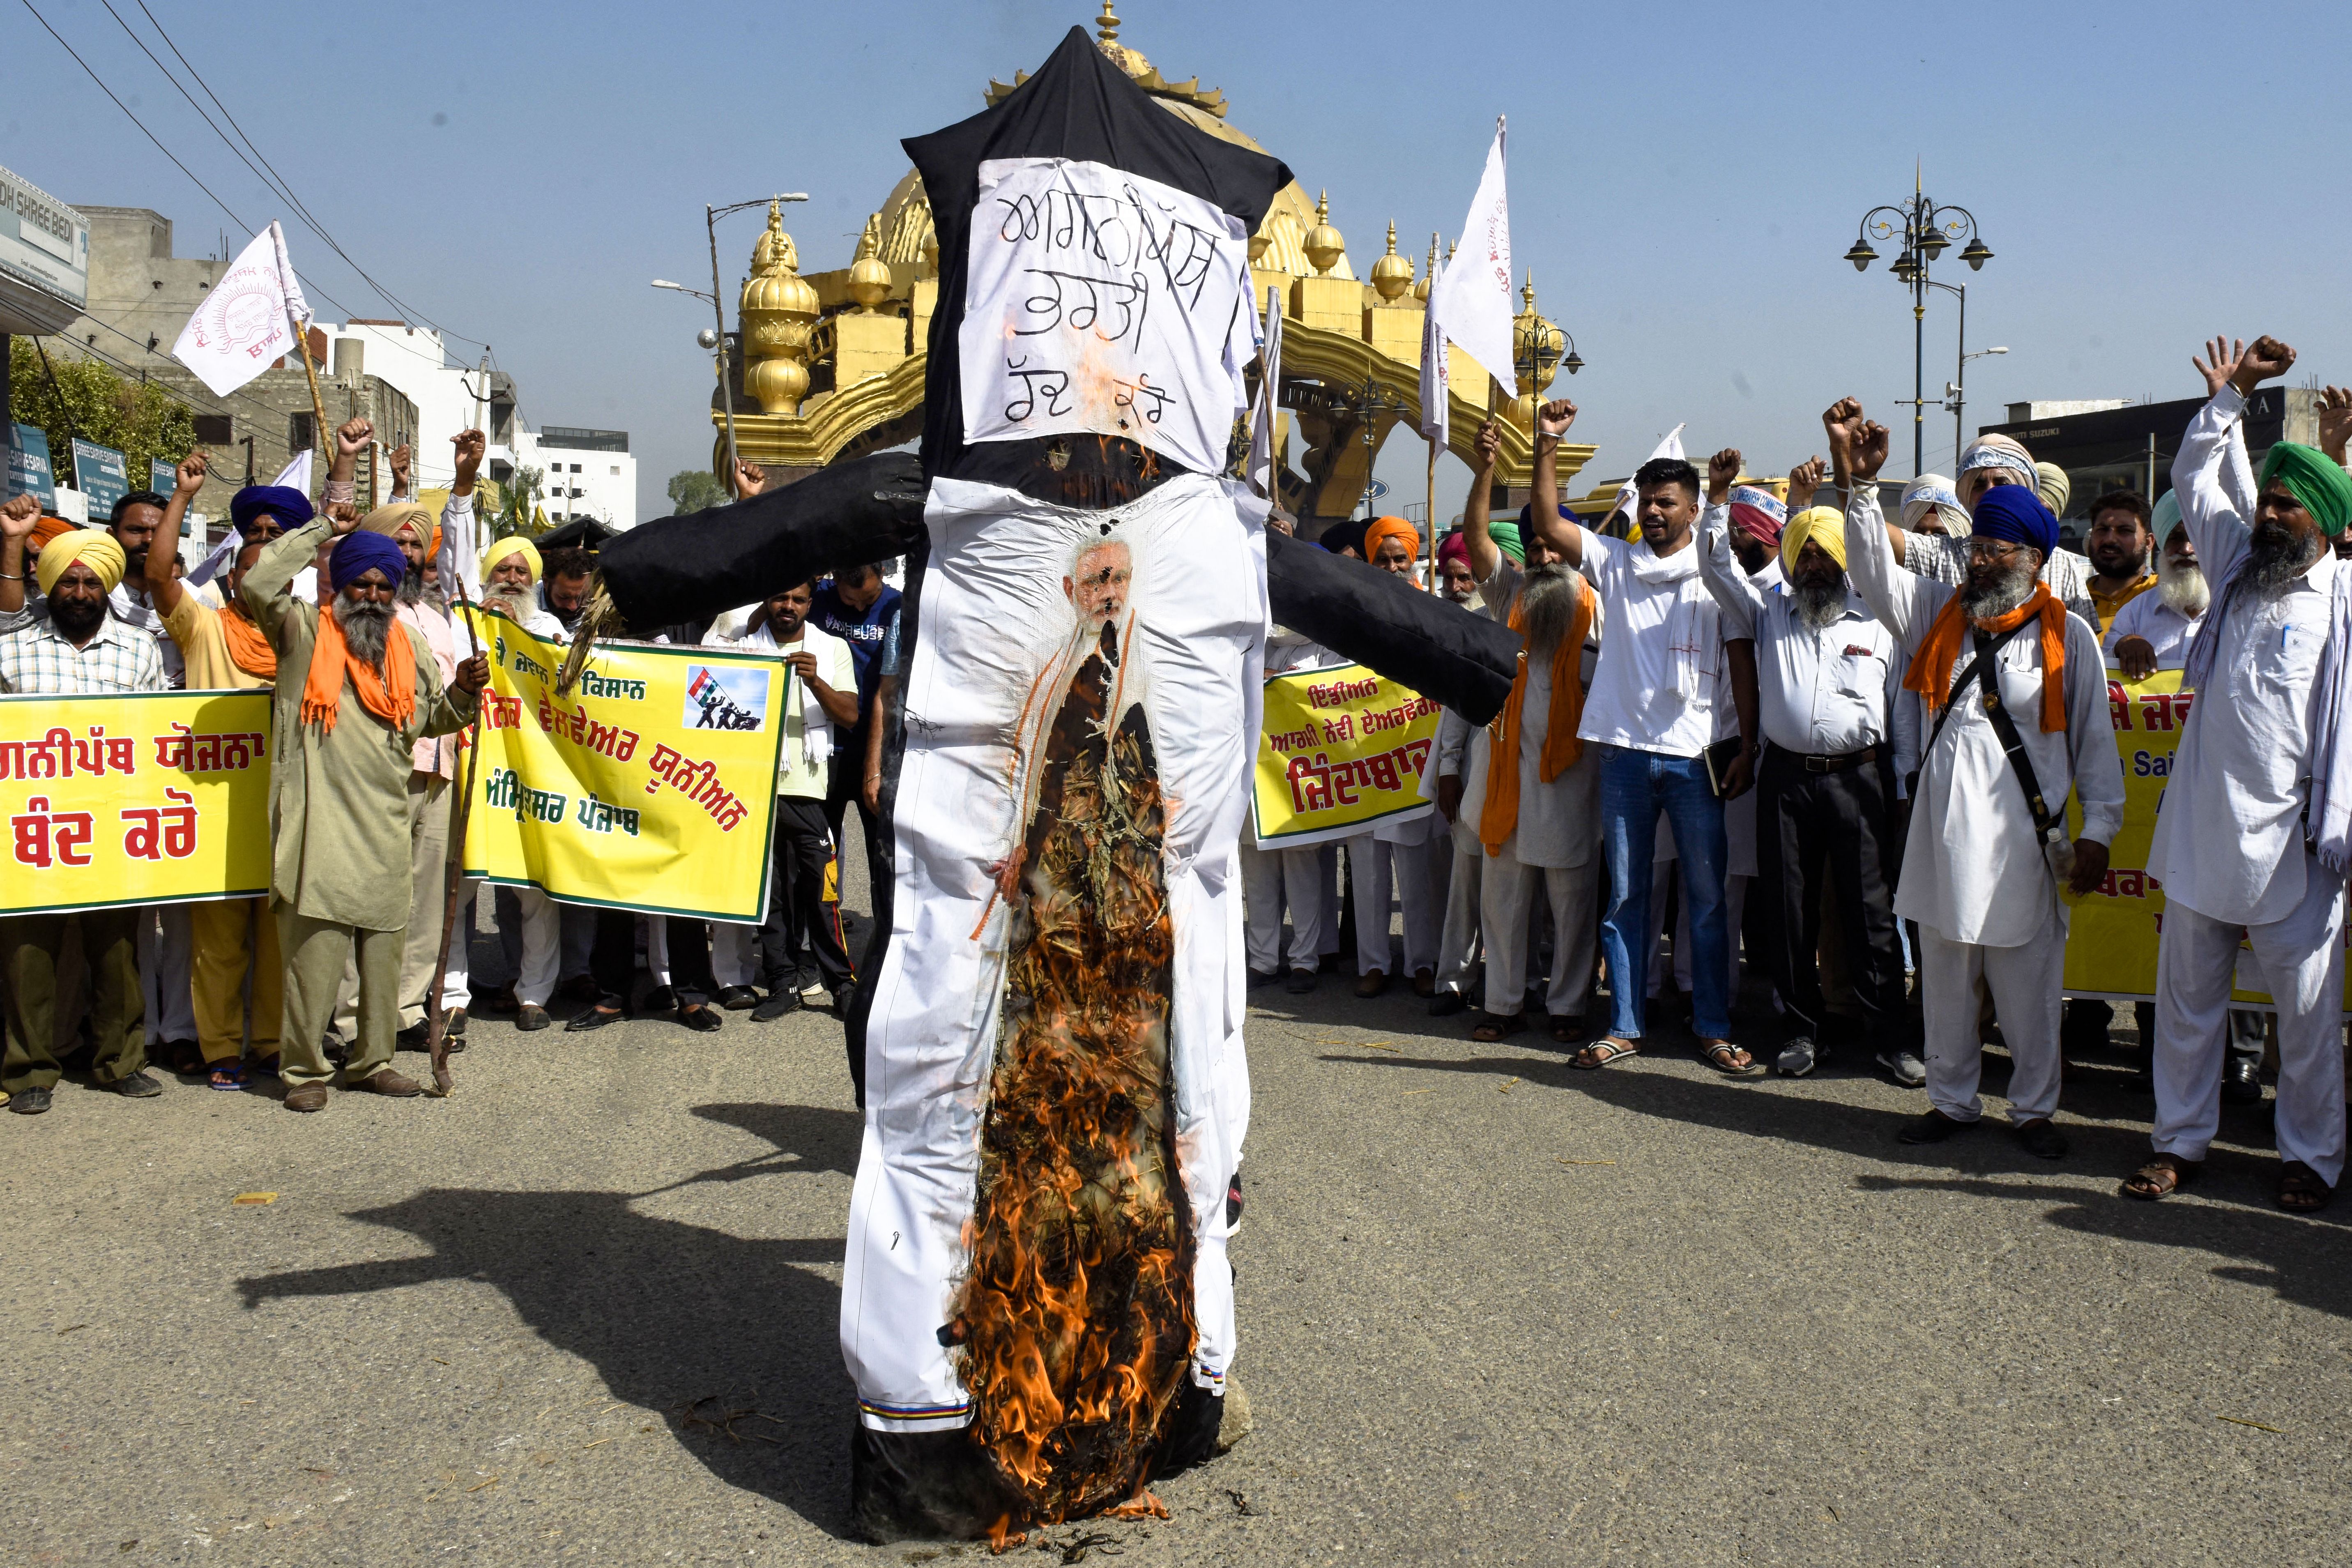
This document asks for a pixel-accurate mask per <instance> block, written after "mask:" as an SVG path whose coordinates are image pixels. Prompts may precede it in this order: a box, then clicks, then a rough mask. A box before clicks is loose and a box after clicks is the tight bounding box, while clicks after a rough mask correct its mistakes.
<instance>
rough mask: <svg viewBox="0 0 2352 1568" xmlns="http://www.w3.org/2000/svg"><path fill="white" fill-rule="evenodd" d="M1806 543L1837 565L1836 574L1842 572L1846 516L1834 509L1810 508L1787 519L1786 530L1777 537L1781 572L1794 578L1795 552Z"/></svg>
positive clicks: (1826, 507)
mask: <svg viewBox="0 0 2352 1568" xmlns="http://www.w3.org/2000/svg"><path fill="white" fill-rule="evenodd" d="M1809 539H1810V540H1811V541H1812V542H1814V543H1815V544H1818V545H1820V546H1821V547H1822V553H1824V554H1826V555H1827V556H1829V558H1830V559H1831V560H1832V561H1835V562H1836V563H1838V570H1840V571H1843V570H1844V569H1845V513H1843V512H1842V511H1840V510H1838V509H1837V508H1835V507H1833V506H1809V507H1807V508H1806V509H1805V510H1802V511H1801V512H1799V513H1798V514H1797V515H1796V516H1794V517H1792V518H1790V520H1789V527H1788V530H1787V531H1785V532H1783V533H1782V534H1781V535H1780V570H1781V571H1783V572H1785V573H1788V574H1791V575H1794V574H1795V573H1796V570H1797V552H1799V551H1801V550H1802V549H1804V547H1805V542H1806V541H1807V540H1809Z"/></svg>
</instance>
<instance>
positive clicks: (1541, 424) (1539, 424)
mask: <svg viewBox="0 0 2352 1568" xmlns="http://www.w3.org/2000/svg"><path fill="white" fill-rule="evenodd" d="M1575 423H1576V405H1575V404H1573V403H1570V401H1569V400H1568V399H1567V398H1565V397H1559V398H1554V399H1553V400H1552V401H1551V402H1549V403H1547V404H1545V405H1543V406H1542V407H1541V408H1538V409H1537V410H1536V434H1537V435H1538V436H1549V437H1551V438H1552V439H1553V440H1555V441H1557V440H1559V438H1560V437H1562V436H1565V435H1567V434H1568V427H1569V426H1571V425H1573V424H1575Z"/></svg>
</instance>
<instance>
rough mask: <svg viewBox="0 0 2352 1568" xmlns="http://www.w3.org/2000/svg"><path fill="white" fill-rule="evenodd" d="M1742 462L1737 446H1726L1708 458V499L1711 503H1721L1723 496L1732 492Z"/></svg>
mask: <svg viewBox="0 0 2352 1568" xmlns="http://www.w3.org/2000/svg"><path fill="white" fill-rule="evenodd" d="M1740 462H1741V458H1740V456H1739V448H1738V447H1725V448H1724V449H1723V450H1722V451H1720V452H1717V454H1716V455H1715V456H1714V457H1712V458H1708V459H1707V460H1706V499H1707V500H1708V502H1709V503H1710V504H1715V505H1720V504H1721V503H1722V500H1723V498H1724V497H1726V496H1727V495H1729V494H1730V493H1731V481H1732V480H1734V479H1738V477H1739V465H1740Z"/></svg>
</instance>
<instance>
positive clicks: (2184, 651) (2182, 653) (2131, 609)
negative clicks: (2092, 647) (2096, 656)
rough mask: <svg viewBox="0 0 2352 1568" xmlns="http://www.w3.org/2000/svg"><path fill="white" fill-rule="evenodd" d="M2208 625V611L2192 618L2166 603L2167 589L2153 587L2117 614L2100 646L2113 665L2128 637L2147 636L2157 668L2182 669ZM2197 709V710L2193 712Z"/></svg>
mask: <svg viewBox="0 0 2352 1568" xmlns="http://www.w3.org/2000/svg"><path fill="white" fill-rule="evenodd" d="M2204 624H2205V612H2204V611H2201V610H2200V612H2198V614H2197V615H2196V616H2194V617H2193V618H2192V617H2190V616H2184V615H2182V614H2181V613H2180V612H2179V610H2176V609H2174V608H2173V607H2172V606H2171V605H2168V604H2166V603H2165V602H2164V590H2163V589H2162V588H2160V587H2158V588H2152V589H2150V590H2149V591H2148V592H2147V593H2145V594H2142V595H2140V596H2139V597H2138V598H2137V599H2134V600H2133V601H2132V602H2131V603H2130V604H2128V605H2125V606H2124V607H2123V608H2122V609H2120V610H2117V611H2116V618H2115V622H2114V624H2113V625H2111V626H2108V627H2107V635H2106V637H2105V639H2104V640H2103V641H2102V642H2101V644H2100V646H2101V647H2104V648H2105V650H2106V654H2107V659H2108V662H2109V663H2113V662H2114V660H2115V655H2116V648H2118V647H2122V646H2123V641H2124V639H2125V638H2126V637H2143V638H2145V639H2147V645H2148V647H2152V648H2154V649H2156V668H2158V669H2179V668H2180V667H2181V666H2182V665H2184V664H2186V663H2188V662H2189V644H2190V643H2192V642H2194V641H2196V639H2197V628H2198V627H2200V626H2203V625H2204ZM2192 711H2193V709H2192Z"/></svg>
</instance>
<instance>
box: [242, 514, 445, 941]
mask: <svg viewBox="0 0 2352 1568" xmlns="http://www.w3.org/2000/svg"><path fill="white" fill-rule="evenodd" d="M328 537H329V535H328V529H327V524H326V522H325V521H323V520H322V521H316V522H311V523H309V524H307V525H305V526H304V527H301V528H298V529H296V530H295V531H293V532H291V533H288V534H284V535H281V536H280V537H279V538H278V539H276V540H274V541H272V542H271V543H270V544H269V546H268V548H267V549H265V550H264V551H263V552H261V558H260V559H259V560H257V561H256V562H255V563H253V570H252V571H251V572H249V573H247V574H246V577H245V582H244V584H242V588H241V592H242V593H243V595H244V597H245V603H246V607H247V609H248V610H250V611H251V612H252V614H253V618H254V620H255V622H256V623H257V624H258V625H259V626H260V627H261V629H262V632H263V634H264V635H265V636H267V637H268V638H269V645H270V647H274V648H276V649H277V650H278V688H277V695H276V697H275V699H274V700H273V701H272V702H271V705H270V706H271V720H272V722H273V724H274V726H275V728H276V731H277V740H276V744H275V754H274V755H273V756H272V758H271V760H270V766H271V768H272V769H273V774H272V788H271V800H270V811H269V826H270V835H271V837H272V840H273V842H274V844H275V861H274V864H273V865H272V867H271V869H270V878H269V893H270V898H271V900H272V902H273V904H290V905H292V906H293V907H294V909H295V910H296V911H297V912H299V913H300V914H304V915H307V916H309V917H310V919H312V920H319V921H331V922H333V923H334V924H337V925H348V926H357V927H360V928H362V929H363V930H366V931H398V930H400V929H401V928H402V927H403V926H405V925H406V924H407V923H408V908H409V902H410V900H411V898H412V896H413V892H414V889H413V887H412V881H411V874H410V869H409V819H408V814H409V799H408V775H409V773H411V772H412V771H414V767H415V762H414V752H413V749H414V747H415V744H416V742H418V741H419V740H423V739H425V738H428V737H430V736H434V735H447V734H453V733H455V732H456V731H459V730H462V729H464V728H465V727H466V726H467V725H468V724H470V723H472V722H473V720H474V711H475V700H474V699H473V697H471V696H470V695H468V694H467V693H466V692H463V691H459V690H456V689H444V688H443V687H442V684H441V671H440V668H439V667H438V666H436V664H435V663H434V662H433V653H432V650H431V649H429V648H427V647H425V642H424V639H423V638H421V637H418V636H417V635H416V633H415V631H414V630H412V629H411V628H410V627H408V626H405V625H404V624H401V623H398V622H395V623H394V626H395V628H396V630H397V632H398V635H400V636H402V637H406V638H408V639H409V644H410V646H411V647H412V648H413V649H414V650H415V655H416V712H415V717H414V718H413V719H411V720H410V721H409V723H408V725H407V727H406V728H404V729H402V730H397V731H395V730H394V728H393V727H392V725H390V724H388V723H386V722H385V721H383V720H382V719H379V718H377V717H376V716H375V715H374V714H373V713H371V712H369V711H368V710H367V707H366V705H365V704H363V703H362V702H361V701H360V697H359V693H358V692H357V691H356V690H354V689H352V684H351V680H350V678H349V677H346V678H345V679H344V681H343V693H342V697H341V700H340V701H338V702H337V704H336V710H335V727H334V729H333V730H332V731H321V730H320V729H319V728H318V727H316V726H312V727H310V728H309V729H305V728H304V727H303V725H302V722H301V714H302V683H303V682H304V681H305V680H307V679H309V678H310V652H311V649H312V648H313V647H315V646H316V645H317V638H318V633H319V607H318V606H317V605H310V604H305V603H303V602H302V601H300V600H299V599H296V598H294V597H293V596H292V595H282V594H280V593H279V590H280V589H282V588H284V587H285V586H286V584H289V583H290V582H292V581H293V580H294V577H295V574H297V573H299V572H300V571H301V570H302V568H303V567H305V566H308V565H309V564H310V561H311V557H312V556H313V555H314V554H315V553H316V552H317V551H318V548H319V546H320V544H322V543H324V542H326V541H327V539H328Z"/></svg>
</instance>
